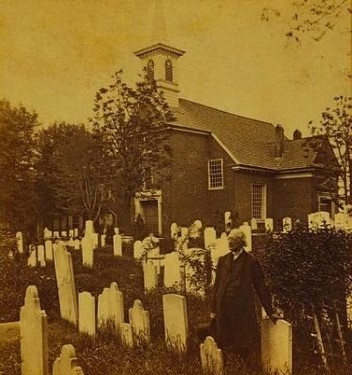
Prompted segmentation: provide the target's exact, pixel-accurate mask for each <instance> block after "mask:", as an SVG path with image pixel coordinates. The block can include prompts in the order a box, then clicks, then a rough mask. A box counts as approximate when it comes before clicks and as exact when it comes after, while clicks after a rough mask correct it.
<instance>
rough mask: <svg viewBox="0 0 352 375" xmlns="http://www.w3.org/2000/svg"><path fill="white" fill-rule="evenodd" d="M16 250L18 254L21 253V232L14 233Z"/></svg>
mask: <svg viewBox="0 0 352 375" xmlns="http://www.w3.org/2000/svg"><path fill="white" fill-rule="evenodd" d="M16 241H17V250H18V252H19V253H20V254H22V253H23V235H22V232H16Z"/></svg>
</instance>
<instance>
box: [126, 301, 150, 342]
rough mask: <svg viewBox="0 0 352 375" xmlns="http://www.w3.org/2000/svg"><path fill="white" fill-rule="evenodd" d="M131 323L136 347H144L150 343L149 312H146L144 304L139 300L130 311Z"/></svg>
mask: <svg viewBox="0 0 352 375" xmlns="http://www.w3.org/2000/svg"><path fill="white" fill-rule="evenodd" d="M128 316H129V322H130V324H131V327H132V335H133V341H134V343H135V345H136V346H144V345H147V344H149V342H150V320H149V312H148V311H146V310H144V308H143V304H142V302H141V301H140V300H139V299H137V300H135V301H134V303H133V307H131V308H130V309H129V310H128Z"/></svg>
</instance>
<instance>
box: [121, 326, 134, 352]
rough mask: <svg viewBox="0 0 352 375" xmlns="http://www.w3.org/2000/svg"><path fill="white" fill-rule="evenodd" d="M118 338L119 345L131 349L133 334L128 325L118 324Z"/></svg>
mask: <svg viewBox="0 0 352 375" xmlns="http://www.w3.org/2000/svg"><path fill="white" fill-rule="evenodd" d="M120 338H121V344H122V345H123V346H125V347H127V348H133V347H134V342H133V334H132V327H131V324H130V323H121V324H120Z"/></svg>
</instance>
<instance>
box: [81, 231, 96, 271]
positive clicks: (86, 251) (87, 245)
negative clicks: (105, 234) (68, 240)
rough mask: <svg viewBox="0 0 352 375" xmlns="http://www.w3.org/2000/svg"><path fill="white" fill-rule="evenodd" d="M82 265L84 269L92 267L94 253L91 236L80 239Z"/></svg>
mask: <svg viewBox="0 0 352 375" xmlns="http://www.w3.org/2000/svg"><path fill="white" fill-rule="evenodd" d="M82 263H83V265H84V266H86V267H93V263H94V251H93V239H92V237H91V236H85V237H83V238H82Z"/></svg>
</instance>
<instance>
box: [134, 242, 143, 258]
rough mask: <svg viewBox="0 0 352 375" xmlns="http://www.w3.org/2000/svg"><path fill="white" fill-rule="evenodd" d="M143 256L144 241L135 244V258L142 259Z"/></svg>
mask: <svg viewBox="0 0 352 375" xmlns="http://www.w3.org/2000/svg"><path fill="white" fill-rule="evenodd" d="M142 255H143V244H142V241H139V240H138V241H135V242H134V243H133V258H134V259H137V260H138V259H140V258H141V257H142Z"/></svg>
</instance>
